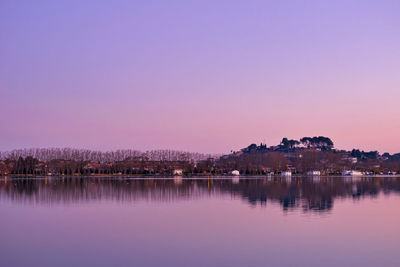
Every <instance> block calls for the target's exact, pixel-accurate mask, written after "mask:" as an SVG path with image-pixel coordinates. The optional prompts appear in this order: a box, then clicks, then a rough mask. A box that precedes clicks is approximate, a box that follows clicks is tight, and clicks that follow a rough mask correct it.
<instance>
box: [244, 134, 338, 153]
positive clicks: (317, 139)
mask: <svg viewBox="0 0 400 267" xmlns="http://www.w3.org/2000/svg"><path fill="white" fill-rule="evenodd" d="M304 148H308V149H311V148H314V149H318V150H322V151H328V150H332V149H333V142H332V140H331V139H330V138H329V137H324V136H314V137H303V138H301V139H300V140H294V139H288V138H286V137H284V138H282V141H281V142H280V144H279V145H277V146H271V147H267V145H266V144H263V143H261V144H260V145H259V146H257V145H256V144H251V145H249V146H248V147H246V148H243V149H242V150H241V151H242V152H256V151H281V152H289V151H292V150H298V149H304Z"/></svg>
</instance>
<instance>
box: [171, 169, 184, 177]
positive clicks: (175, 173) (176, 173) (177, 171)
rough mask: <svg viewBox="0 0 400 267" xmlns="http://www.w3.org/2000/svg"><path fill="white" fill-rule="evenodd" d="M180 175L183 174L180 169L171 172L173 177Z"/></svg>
mask: <svg viewBox="0 0 400 267" xmlns="http://www.w3.org/2000/svg"><path fill="white" fill-rule="evenodd" d="M182 174H183V170H182V169H175V170H174V171H173V175H176V176H181V175H182Z"/></svg>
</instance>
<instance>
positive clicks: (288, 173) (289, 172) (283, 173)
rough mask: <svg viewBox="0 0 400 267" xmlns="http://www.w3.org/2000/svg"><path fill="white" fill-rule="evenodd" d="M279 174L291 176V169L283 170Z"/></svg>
mask: <svg viewBox="0 0 400 267" xmlns="http://www.w3.org/2000/svg"><path fill="white" fill-rule="evenodd" d="M281 176H292V172H291V171H283V172H281Z"/></svg>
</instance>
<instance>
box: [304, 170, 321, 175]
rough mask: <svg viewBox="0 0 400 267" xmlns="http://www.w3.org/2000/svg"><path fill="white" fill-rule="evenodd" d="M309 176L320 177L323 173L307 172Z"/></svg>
mask: <svg viewBox="0 0 400 267" xmlns="http://www.w3.org/2000/svg"><path fill="white" fill-rule="evenodd" d="M307 175H309V176H320V175H321V172H320V171H309V172H307Z"/></svg>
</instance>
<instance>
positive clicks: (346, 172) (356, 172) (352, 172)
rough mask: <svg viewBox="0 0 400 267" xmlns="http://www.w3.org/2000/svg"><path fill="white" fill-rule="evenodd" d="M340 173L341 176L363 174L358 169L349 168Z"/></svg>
mask: <svg viewBox="0 0 400 267" xmlns="http://www.w3.org/2000/svg"><path fill="white" fill-rule="evenodd" d="M342 175H343V176H361V175H363V174H362V172H360V171H354V170H351V171H343V172H342Z"/></svg>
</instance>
